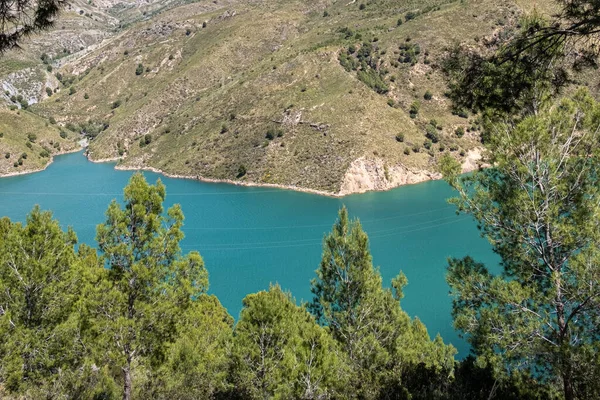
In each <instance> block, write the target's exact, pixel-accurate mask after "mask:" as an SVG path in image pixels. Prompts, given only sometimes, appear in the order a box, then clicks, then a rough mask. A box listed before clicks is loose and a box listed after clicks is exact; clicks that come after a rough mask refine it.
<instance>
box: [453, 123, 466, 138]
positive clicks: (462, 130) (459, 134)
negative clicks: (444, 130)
mask: <svg viewBox="0 0 600 400" xmlns="http://www.w3.org/2000/svg"><path fill="white" fill-rule="evenodd" d="M454 133H455V134H456V136H457V137H459V138H461V137H463V136H465V128H463V127H462V126H460V127H458V128H456V130H455V131H454Z"/></svg>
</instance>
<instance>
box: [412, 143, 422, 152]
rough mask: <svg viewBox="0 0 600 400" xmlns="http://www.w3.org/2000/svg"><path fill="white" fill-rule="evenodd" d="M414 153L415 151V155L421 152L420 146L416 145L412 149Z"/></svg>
mask: <svg viewBox="0 0 600 400" xmlns="http://www.w3.org/2000/svg"><path fill="white" fill-rule="evenodd" d="M412 151H413V152H414V153H418V152H419V151H421V148H420V147H419V145H416V144H415V145H414V146H413V148H412Z"/></svg>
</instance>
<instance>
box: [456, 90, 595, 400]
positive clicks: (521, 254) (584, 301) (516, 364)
mask: <svg viewBox="0 0 600 400" xmlns="http://www.w3.org/2000/svg"><path fill="white" fill-rule="evenodd" d="M599 129H600V106H599V105H598V103H596V102H595V101H594V100H593V99H592V98H591V96H590V95H589V94H588V93H587V92H586V91H584V90H580V91H578V92H577V93H575V94H574V95H573V96H572V97H571V98H567V99H564V100H563V101H561V102H560V103H559V104H557V105H555V106H552V107H544V108H543V109H542V110H540V112H539V113H538V114H536V115H533V116H530V117H528V118H525V119H524V120H523V121H522V122H521V123H520V124H518V125H517V126H512V125H504V126H503V125H499V126H497V127H496V134H495V135H494V136H493V139H492V142H491V143H490V151H489V158H488V161H489V163H490V164H491V165H494V168H490V169H486V170H482V171H479V172H476V173H475V174H473V175H469V176H466V177H460V176H458V175H457V170H456V166H455V165H453V164H452V162H450V161H448V160H446V163H445V169H446V176H447V177H448V180H449V181H450V183H451V184H452V185H453V186H454V187H455V188H457V189H458V190H459V193H460V197H459V198H457V199H455V200H454V202H455V203H456V204H457V205H458V207H459V210H460V211H463V212H466V213H469V214H471V215H473V216H474V217H475V219H476V220H477V221H478V222H479V225H480V227H481V230H482V234H483V235H484V236H485V237H487V238H488V239H489V240H490V242H491V243H492V246H493V248H494V251H495V252H496V253H497V254H498V255H500V257H501V258H502V263H501V271H500V273H498V274H495V273H493V272H492V271H490V270H489V269H488V268H486V267H485V266H484V265H483V264H480V263H477V262H475V261H474V260H473V259H472V258H470V257H466V258H464V259H452V260H450V267H449V272H448V278H447V279H448V282H449V284H450V286H451V288H452V297H453V315H454V320H455V325H456V327H457V328H458V329H460V330H461V331H462V332H463V333H464V335H465V336H466V337H467V338H468V339H469V340H470V342H471V343H472V345H473V347H474V349H475V351H476V354H477V355H478V356H479V362H480V363H487V364H488V365H491V366H493V368H494V369H495V372H496V375H497V377H498V378H502V377H503V376H504V375H505V374H504V372H508V373H511V374H513V375H514V374H517V375H525V376H530V377H533V378H535V379H536V380H538V381H540V382H542V383H543V384H544V385H546V386H547V387H549V388H554V389H556V391H557V392H559V393H561V397H564V398H565V399H567V400H572V399H575V398H596V397H598V396H599V395H600V391H599V390H600V387H599V385H598V383H597V382H598V378H599V377H600V368H599V367H598V365H600V363H599V361H600V359H599V356H598V354H600V353H599V350H600V340H599V339H598V338H599V333H600V331H599V330H598V327H599V326H600V253H599V249H600V158H599V157H600V130H599Z"/></svg>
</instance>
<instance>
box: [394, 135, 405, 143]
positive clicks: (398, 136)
mask: <svg viewBox="0 0 600 400" xmlns="http://www.w3.org/2000/svg"><path fill="white" fill-rule="evenodd" d="M396 141H397V142H400V143H402V142H404V133H399V134H397V135H396Z"/></svg>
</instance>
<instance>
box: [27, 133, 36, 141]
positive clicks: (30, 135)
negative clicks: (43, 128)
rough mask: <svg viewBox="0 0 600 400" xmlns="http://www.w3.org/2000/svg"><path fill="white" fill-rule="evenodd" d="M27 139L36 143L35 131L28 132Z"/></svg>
mask: <svg viewBox="0 0 600 400" xmlns="http://www.w3.org/2000/svg"><path fill="white" fill-rule="evenodd" d="M27 140H29V141H30V142H31V143H35V141H36V140H37V135H36V134H35V133H29V134H27Z"/></svg>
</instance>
